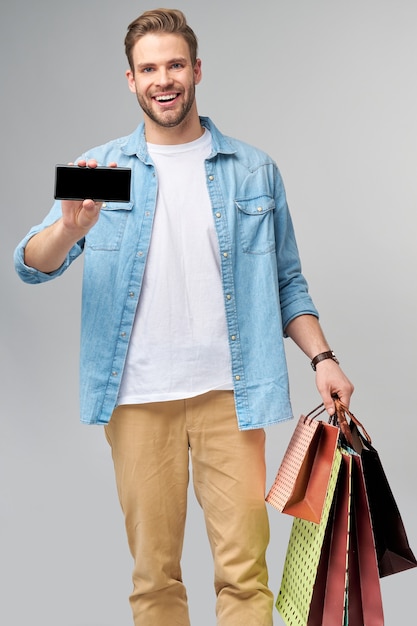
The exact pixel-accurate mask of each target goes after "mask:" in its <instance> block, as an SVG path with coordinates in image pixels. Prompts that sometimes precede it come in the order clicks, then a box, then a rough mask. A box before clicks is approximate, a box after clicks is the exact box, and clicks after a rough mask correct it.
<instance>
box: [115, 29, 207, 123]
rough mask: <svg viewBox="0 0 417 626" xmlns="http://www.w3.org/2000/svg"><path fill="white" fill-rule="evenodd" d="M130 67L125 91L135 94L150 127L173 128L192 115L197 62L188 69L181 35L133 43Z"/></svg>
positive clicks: (149, 37)
mask: <svg viewBox="0 0 417 626" xmlns="http://www.w3.org/2000/svg"><path fill="white" fill-rule="evenodd" d="M133 63H134V70H135V71H134V72H132V71H131V70H128V71H127V72H126V76H127V79H128V83H129V89H130V90H131V91H132V92H133V93H136V96H137V99H138V102H139V105H140V106H141V108H142V110H143V112H144V113H145V116H147V117H148V118H149V120H150V123H153V124H154V125H155V124H156V125H157V126H158V127H161V128H173V127H177V126H181V125H182V124H185V123H186V122H187V118H188V117H190V116H191V115H193V114H196V105H195V86H196V85H197V84H198V83H199V82H200V80H201V62H200V60H199V59H197V61H196V63H195V65H194V66H193V65H192V61H191V58H190V51H189V48H188V44H187V42H186V41H185V39H184V38H183V37H182V36H181V35H174V34H168V33H160V34H155V33H148V34H147V35H145V36H144V37H142V38H141V39H139V41H137V42H136V44H135V46H134V48H133ZM145 121H146V118H145ZM148 123H149V122H148Z"/></svg>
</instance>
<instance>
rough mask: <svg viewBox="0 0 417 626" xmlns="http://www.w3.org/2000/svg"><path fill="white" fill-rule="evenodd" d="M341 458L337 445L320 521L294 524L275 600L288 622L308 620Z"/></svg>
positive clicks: (291, 625)
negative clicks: (317, 522)
mask: <svg viewBox="0 0 417 626" xmlns="http://www.w3.org/2000/svg"><path fill="white" fill-rule="evenodd" d="M341 462H342V454H341V452H340V450H339V449H336V451H335V454H334V459H333V463H332V468H331V472H330V480H329V486H328V490H327V494H326V498H325V503H324V508H323V514H322V517H321V520H320V523H319V524H316V523H314V522H310V521H307V520H304V519H301V518H295V519H294V522H293V525H292V529H291V534H290V540H289V544H288V548H287V554H286V558H285V563H284V570H283V575H282V581H281V587H280V590H279V593H278V597H277V600H276V604H275V606H276V608H277V610H278V611H279V613H280V614H281V617H282V619H283V620H284V622H285V624H287V626H305V625H306V624H307V620H308V615H309V611H310V604H311V599H312V595H313V588H314V583H315V580H316V575H317V569H318V566H319V561H320V555H321V551H322V547H323V541H324V537H325V532H326V527H327V522H328V519H329V516H330V511H331V509H332V506H333V500H334V493H335V489H336V484H337V481H338V476H339V470H340V466H341Z"/></svg>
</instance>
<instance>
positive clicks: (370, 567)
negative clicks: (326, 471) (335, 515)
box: [323, 454, 384, 626]
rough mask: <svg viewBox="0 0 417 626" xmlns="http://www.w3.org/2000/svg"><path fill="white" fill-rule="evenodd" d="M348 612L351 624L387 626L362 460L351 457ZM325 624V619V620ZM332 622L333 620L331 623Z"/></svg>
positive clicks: (358, 625)
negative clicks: (385, 625)
mask: <svg viewBox="0 0 417 626" xmlns="http://www.w3.org/2000/svg"><path fill="white" fill-rule="evenodd" d="M352 461H353V466H352V505H351V526H350V546H349V553H348V586H347V612H348V623H349V624H352V626H356V625H357V626H360V625H361V624H364V625H365V626H384V612H383V606H382V595H381V586H380V580H379V571H378V562H377V555H376V550H375V543H374V536H373V529H372V522H371V515H370V510H369V502H368V497H367V490H366V485H365V477H364V472H363V466H362V461H361V458H360V456H359V455H357V454H354V455H353V456H352ZM323 623H324V622H323ZM329 624H330V623H329Z"/></svg>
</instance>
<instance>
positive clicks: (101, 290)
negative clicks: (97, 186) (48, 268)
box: [15, 117, 317, 430]
mask: <svg viewBox="0 0 417 626" xmlns="http://www.w3.org/2000/svg"><path fill="white" fill-rule="evenodd" d="M201 124H202V125H203V126H204V127H207V128H208V129H209V130H210V132H211V135H212V146H213V149H212V154H211V155H210V157H209V158H208V159H207V160H206V163H205V167H206V174H207V188H208V191H209V195H210V199H211V204H212V209H213V220H214V223H215V227H216V231H217V236H218V241H219V248H220V262H221V276H222V284H223V293H224V306H225V311H226V319H227V328H228V336H229V346H230V352H231V362H232V373H233V385H234V394H235V404H236V411H237V418H238V425H239V428H240V429H241V430H245V429H251V428H260V427H264V426H267V425H270V424H273V423H276V422H279V421H282V420H286V419H289V418H291V417H292V411H291V404H290V398H289V386H288V373H287V367H286V361H285V353H284V341H283V337H284V336H285V328H286V326H287V324H288V323H289V322H290V321H291V320H292V319H294V318H295V317H297V316H299V315H302V314H311V315H315V316H317V311H316V309H315V307H314V305H313V303H312V300H311V298H310V296H309V294H308V288H307V283H306V281H305V279H304V277H303V275H302V273H301V265H300V259H299V255H298V251H297V245H296V241H295V237H294V232H293V226H292V222H291V218H290V214H289V212H288V207H287V202H286V197H285V191H284V187H283V183H282V179H281V176H280V174H279V171H278V169H277V166H276V164H275V163H274V161H273V160H272V159H271V158H270V157H269V156H268V155H267V154H265V153H264V152H262V151H260V150H258V149H256V148H253V147H252V146H249V145H247V144H245V143H243V142H241V141H237V140H236V139H232V138H229V137H226V136H224V135H223V134H222V133H220V132H219V130H218V129H217V128H216V127H215V125H214V124H213V123H212V122H211V121H210V120H209V119H208V118H204V117H202V118H201ZM83 158H87V159H88V158H94V159H96V160H97V161H98V162H99V164H102V165H106V164H107V163H109V162H111V161H116V162H117V164H118V165H119V166H121V167H130V168H132V194H131V203H129V204H127V203H117V202H108V203H106V204H105V205H104V206H103V208H102V211H101V215H100V219H99V221H98V222H97V224H96V225H95V226H94V227H93V228H92V229H91V230H90V232H89V233H88V234H87V236H86V237H85V239H83V240H81V241H79V242H78V243H77V244H76V245H75V246H74V247H73V248H72V249H71V250H70V252H69V254H68V256H67V258H66V261H65V262H64V263H63V265H62V266H61V267H60V268H59V269H58V270H57V271H55V272H53V273H51V274H44V273H42V272H39V271H37V270H35V269H33V268H31V267H28V266H27V265H25V263H24V248H25V245H26V243H27V241H28V240H29V239H30V237H32V236H33V235H34V234H35V233H37V232H39V231H40V230H41V229H43V228H45V227H46V226H48V225H50V224H52V223H53V222H55V221H56V220H57V219H58V218H59V217H60V215H61V204H60V202H59V201H57V202H55V204H54V206H53V207H52V209H51V211H50V213H49V214H48V215H47V217H46V218H45V219H44V221H43V222H42V224H40V225H38V226H35V227H34V228H32V230H31V231H30V232H29V233H28V235H27V236H26V237H25V238H24V239H23V241H22V242H21V243H20V244H19V246H18V247H17V248H16V251H15V266H16V270H17V272H18V274H19V275H20V277H21V278H22V279H23V280H24V281H26V282H28V283H41V282H45V281H47V280H51V279H53V278H56V277H57V276H60V275H61V274H62V273H63V272H64V271H65V270H66V269H67V268H68V267H69V265H70V264H71V263H72V262H73V261H74V260H75V259H76V258H77V257H78V256H79V255H80V254H81V253H82V252H83V251H84V256H85V259H84V276H83V292H82V324H81V354H80V402H81V421H82V422H85V423H88V424H105V423H107V422H108V421H109V419H110V417H111V414H112V412H113V409H114V408H115V405H116V403H117V396H118V391H119V386H120V381H121V377H122V373H123V368H124V363H125V358H126V353H127V348H128V344H129V337H130V334H131V330H132V325H133V320H134V316H135V311H136V307H137V304H138V300H139V297H140V292H141V284H142V279H143V273H144V270H145V265H146V259H147V256H148V251H149V245H150V241H151V234H152V223H153V218H154V212H155V205H156V196H157V191H158V180H157V176H156V172H155V168H154V165H153V163H152V160H151V158H150V157H149V155H148V152H147V146H146V140H145V134H144V127H143V124H141V125H140V126H139V127H138V128H137V129H136V131H135V132H133V133H132V134H131V135H129V136H127V137H123V138H119V139H116V140H114V141H111V142H109V143H107V144H105V145H103V146H99V147H96V148H94V149H92V150H90V151H88V152H87V153H85V154H84V155H83Z"/></svg>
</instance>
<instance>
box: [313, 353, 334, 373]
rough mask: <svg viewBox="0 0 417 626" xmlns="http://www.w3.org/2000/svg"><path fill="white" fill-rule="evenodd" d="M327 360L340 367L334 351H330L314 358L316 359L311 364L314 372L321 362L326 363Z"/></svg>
mask: <svg viewBox="0 0 417 626" xmlns="http://www.w3.org/2000/svg"><path fill="white" fill-rule="evenodd" d="M325 359H332V360H333V361H334V362H335V363H337V364H338V365H339V361H338V360H337V358H336V355H335V353H334V352H333V350H328V351H327V352H320V354H318V355H317V356H315V357H314V359H313V360H312V361H311V363H310V365H311V367H312V368H313V370H314V371H316V365H317V363H320V361H324V360H325Z"/></svg>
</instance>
